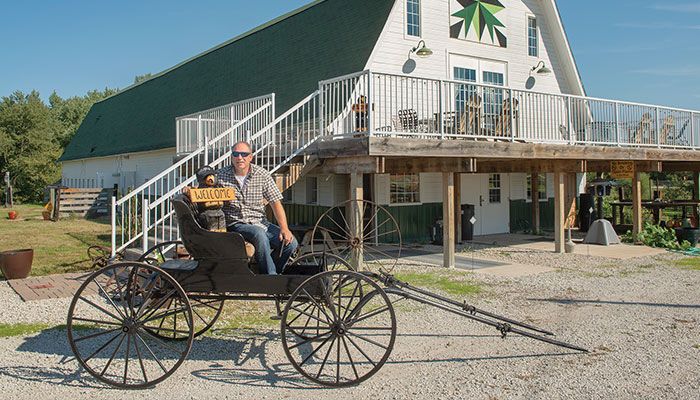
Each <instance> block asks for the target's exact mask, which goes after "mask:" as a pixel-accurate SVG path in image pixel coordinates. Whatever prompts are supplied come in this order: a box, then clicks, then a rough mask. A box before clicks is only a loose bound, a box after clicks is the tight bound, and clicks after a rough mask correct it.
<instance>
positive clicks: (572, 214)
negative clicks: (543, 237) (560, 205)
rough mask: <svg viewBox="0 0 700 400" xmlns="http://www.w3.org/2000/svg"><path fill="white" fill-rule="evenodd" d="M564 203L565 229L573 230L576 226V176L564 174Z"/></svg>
mask: <svg viewBox="0 0 700 400" xmlns="http://www.w3.org/2000/svg"><path fill="white" fill-rule="evenodd" d="M565 180H566V203H565V204H564V208H565V210H566V227H567V228H573V227H574V225H576V195H577V193H576V191H577V188H576V174H575V173H571V172H570V173H567V174H566V179H565Z"/></svg>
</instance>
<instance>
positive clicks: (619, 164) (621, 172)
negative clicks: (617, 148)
mask: <svg viewBox="0 0 700 400" xmlns="http://www.w3.org/2000/svg"><path fill="white" fill-rule="evenodd" d="M610 175H612V177H613V178H615V179H632V178H634V161H610Z"/></svg>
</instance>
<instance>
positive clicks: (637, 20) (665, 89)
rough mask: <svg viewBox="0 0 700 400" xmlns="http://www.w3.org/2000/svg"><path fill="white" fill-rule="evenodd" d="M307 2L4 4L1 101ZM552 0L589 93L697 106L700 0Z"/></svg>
mask: <svg viewBox="0 0 700 400" xmlns="http://www.w3.org/2000/svg"><path fill="white" fill-rule="evenodd" d="M307 2H308V0H284V1H282V0H263V1H241V0H228V1H223V0H220V1H216V0H199V1H197V2H194V1H182V0H169V1H165V0H148V1H145V0H141V1H135V0H120V1H111V2H108V1H87V0H83V1H77V0H64V1H60V2H57V1H49V0H45V1H37V0H26V1H9V0H5V1H3V5H2V13H1V14H0V37H2V38H3V40H2V42H0V96H5V95H8V94H10V93H12V92H13V91H15V90H22V91H30V90H32V89H37V90H39V91H40V93H41V94H42V97H44V98H47V97H48V95H49V94H50V93H51V92H52V91H54V90H55V91H56V92H57V93H58V94H59V95H61V96H63V97H67V96H72V95H81V94H84V93H85V92H86V91H88V90H90V89H96V88H104V87H120V88H123V87H126V86H128V85H129V84H131V83H132V82H133V79H134V76H136V75H141V74H145V73H149V72H150V73H157V72H160V71H162V70H164V69H166V68H169V67H171V66H173V65H175V64H177V63H179V62H180V61H183V60H185V59H187V58H189V57H191V56H193V55H195V54H198V53H200V52H202V51H204V50H207V49H209V48H211V47H213V46H215V45H217V44H219V43H221V42H224V41H226V40H228V39H230V38H232V37H234V36H236V35H237V34H240V33H242V32H245V31H246V30H248V29H250V28H253V27H255V26H257V25H259V24H261V23H264V22H266V21H268V20H270V19H272V18H274V17H276V16H278V15H281V14H283V13H285V12H287V11H290V10H292V9H295V8H297V7H299V6H301V5H303V4H306V3H307ZM558 4H559V9H560V12H561V14H562V19H563V22H564V26H565V28H566V30H567V34H568V36H569V40H570V42H571V46H572V48H573V51H574V56H575V57H576V61H577V63H578V67H579V70H580V71H581V75H582V77H583V83H584V85H585V87H586V89H587V92H588V95H589V96H595V97H605V98H614V99H622V100H630V101H637V102H644V103H655V104H663V105H669V106H678V107H684V108H693V109H698V110H700V40H699V39H700V1H690V0H681V1H674V2H670V1H663V0H651V1H645V2H640V1H638V0H614V1H611V0H588V1H580V0H559V2H558Z"/></svg>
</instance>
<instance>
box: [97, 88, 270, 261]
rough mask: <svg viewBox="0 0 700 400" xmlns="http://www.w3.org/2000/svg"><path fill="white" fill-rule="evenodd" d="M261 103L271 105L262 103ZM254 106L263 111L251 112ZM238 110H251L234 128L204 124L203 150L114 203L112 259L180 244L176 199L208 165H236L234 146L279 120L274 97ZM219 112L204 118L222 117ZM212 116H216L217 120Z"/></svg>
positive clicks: (242, 104) (231, 122)
mask: <svg viewBox="0 0 700 400" xmlns="http://www.w3.org/2000/svg"><path fill="white" fill-rule="evenodd" d="M261 99H266V100H265V101H263V102H261ZM251 104H254V105H256V106H257V108H251V107H250V105H251ZM236 107H241V109H247V110H250V112H249V113H248V114H247V115H238V117H239V119H233V120H231V119H229V120H228V124H229V125H228V127H227V128H222V127H223V126H224V124H223V122H222V123H221V124H213V123H212V124H210V126H209V127H205V126H204V125H203V124H200V125H199V127H200V128H201V131H200V132H199V133H198V135H199V136H200V137H202V138H204V144H203V146H201V147H199V148H197V149H195V150H194V151H192V152H191V153H190V154H188V155H186V156H185V157H184V158H182V159H181V160H179V161H177V162H176V163H175V164H173V165H172V166H170V167H169V168H167V169H166V170H164V171H163V172H161V173H160V174H158V175H156V176H154V177H153V178H151V179H150V180H148V181H147V182H145V183H144V184H143V185H141V186H139V187H138V188H136V189H134V190H133V191H131V192H130V193H129V194H127V195H126V196H124V197H122V198H120V199H118V200H117V199H116V198H115V197H113V198H112V210H111V211H112V212H111V216H112V254H113V255H114V254H116V252H118V251H121V250H123V249H125V248H127V247H130V246H134V245H138V244H140V245H141V247H142V249H143V251H145V250H147V249H148V247H149V245H153V244H157V243H161V242H163V241H171V240H177V239H178V238H179V232H178V226H177V221H175V219H174V212H173V207H172V203H171V199H172V197H173V196H174V195H175V194H177V193H179V192H180V191H181V190H182V189H183V188H184V187H185V186H188V185H191V184H192V183H194V181H195V180H196V176H195V173H196V172H197V170H198V169H199V168H201V167H202V166H204V165H210V166H212V167H217V166H223V165H227V163H229V162H230V153H231V144H233V143H235V142H237V141H239V140H248V139H249V138H250V136H251V133H250V132H251V130H252V129H258V128H257V127H259V126H265V125H268V124H269V122H270V121H271V120H272V119H273V117H274V94H273V95H269V96H263V97H259V98H255V99H250V100H248V101H247V102H246V101H243V102H238V103H236ZM223 108H228V109H229V110H231V109H233V108H231V107H230V105H228V106H224V107H218V108H217V109H213V110H210V111H207V112H205V113H202V114H203V115H206V114H207V113H211V114H214V113H218V112H220V109H223ZM211 114H210V115H211ZM214 127H216V129H219V131H218V132H217V133H218V134H217V136H215V137H212V138H211V140H210V139H209V136H208V135H209V134H211V133H212V132H215V129H214Z"/></svg>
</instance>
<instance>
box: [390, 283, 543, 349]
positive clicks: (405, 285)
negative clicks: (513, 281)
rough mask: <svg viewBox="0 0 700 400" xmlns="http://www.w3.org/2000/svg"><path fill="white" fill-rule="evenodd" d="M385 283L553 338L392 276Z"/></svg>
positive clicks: (528, 326)
mask: <svg viewBox="0 0 700 400" xmlns="http://www.w3.org/2000/svg"><path fill="white" fill-rule="evenodd" d="M385 282H386V284H387V286H397V287H399V288H400V289H403V290H410V291H413V292H417V293H420V294H422V295H424V296H427V297H430V298H433V299H436V300H440V301H442V302H445V303H447V304H450V305H452V306H455V307H459V308H460V309H462V310H463V311H466V312H469V313H470V314H472V315H473V314H481V315H485V316H487V317H489V318H493V319H497V320H500V321H503V322H507V323H509V324H510V325H515V326H519V327H521V328H525V329H529V330H531V331H535V332H539V333H542V334H545V335H549V336H554V334H553V333H552V332H550V331H547V330H544V329H541V328H538V327H536V326H532V325H529V324H526V323H524V322H520V321H516V320H513V319H510V318H507V317H502V316H500V315H496V314H493V313H490V312H488V311H484V310H481V309H478V308H476V307H474V306H472V305H469V304H467V303H466V302H464V303H460V302H458V301H456V300H452V299H450V298H447V297H445V296H441V295H439V294H435V293H431V292H428V291H427V290H423V289H421V288H418V287H415V286H413V285H411V284H409V283H406V282H402V281H400V280H398V279H396V278H394V277H393V276H387V279H386V280H385Z"/></svg>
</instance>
